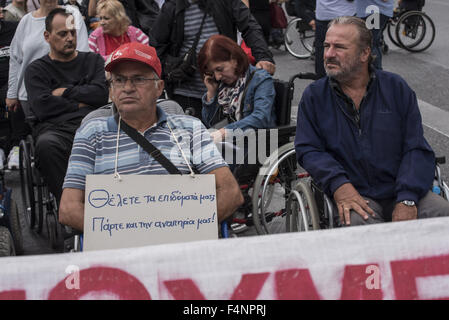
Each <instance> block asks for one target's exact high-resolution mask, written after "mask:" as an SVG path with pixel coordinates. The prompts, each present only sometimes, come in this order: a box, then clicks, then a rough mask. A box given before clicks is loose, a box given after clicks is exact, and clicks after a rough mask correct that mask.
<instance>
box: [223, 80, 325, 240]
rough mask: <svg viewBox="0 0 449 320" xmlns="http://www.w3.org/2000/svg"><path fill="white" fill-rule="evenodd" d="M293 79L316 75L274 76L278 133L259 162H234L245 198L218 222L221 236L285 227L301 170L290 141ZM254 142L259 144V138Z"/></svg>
mask: <svg viewBox="0 0 449 320" xmlns="http://www.w3.org/2000/svg"><path fill="white" fill-rule="evenodd" d="M296 79H307V80H315V79H316V75H315V74H313V73H300V74H297V75H294V76H293V77H291V78H290V79H289V81H288V82H286V81H281V80H276V79H275V80H274V87H275V92H276V96H275V101H274V108H275V113H276V119H277V127H276V128H274V129H275V130H277V133H278V141H277V148H276V150H275V151H274V152H272V153H270V155H269V156H268V157H267V158H266V159H265V160H264V161H263V163H260V162H257V163H256V164H247V163H245V164H242V165H237V166H236V167H235V169H234V170H233V174H234V176H235V178H236V180H237V182H238V184H239V186H240V189H241V191H242V194H243V197H244V199H245V201H244V204H243V205H242V206H241V207H240V208H239V209H238V210H237V211H236V212H235V213H234V214H233V216H231V218H229V219H228V220H227V221H226V223H224V224H222V230H221V232H222V234H224V236H223V237H226V236H231V237H236V236H238V235H239V234H241V233H242V232H244V231H247V230H248V228H249V227H253V226H254V228H255V230H256V232H257V234H259V235H263V234H272V233H281V232H286V231H287V230H286V228H285V218H286V213H287V211H286V208H287V206H286V204H287V200H288V197H289V195H290V193H291V191H292V190H293V189H294V187H295V184H296V182H297V181H298V179H299V178H300V177H302V175H303V174H304V173H305V171H304V169H303V168H301V167H300V166H299V165H298V163H297V160H296V155H295V149H294V145H293V142H292V140H293V139H294V136H295V132H296V124H292V123H291V102H292V99H293V92H294V81H295V80H296ZM258 138H260V137H258ZM256 144H257V145H259V141H257V142H256ZM268 145H270V143H269V141H267V142H266V143H265V146H268ZM225 160H226V159H225ZM226 225H227V226H226ZM226 228H227V229H226Z"/></svg>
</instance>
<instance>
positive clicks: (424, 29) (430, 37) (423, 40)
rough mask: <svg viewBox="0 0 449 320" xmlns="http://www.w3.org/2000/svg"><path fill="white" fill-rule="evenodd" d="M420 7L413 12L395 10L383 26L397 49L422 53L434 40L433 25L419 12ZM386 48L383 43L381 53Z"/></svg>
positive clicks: (400, 9) (427, 17)
mask: <svg viewBox="0 0 449 320" xmlns="http://www.w3.org/2000/svg"><path fill="white" fill-rule="evenodd" d="M421 9H422V6H418V7H416V8H415V10H407V8H396V9H395V11H394V12H393V17H391V18H390V19H389V21H388V23H387V24H386V26H385V29H387V34H388V37H389V38H390V40H391V42H392V43H393V44H394V45H396V46H397V47H399V48H403V49H406V50H407V51H410V52H422V51H424V50H426V49H428V48H429V47H430V46H431V45H432V43H433V41H434V40H435V24H434V23H433V20H432V19H431V18H430V17H429V16H428V15H427V14H425V13H424V12H422V11H421ZM387 51H388V46H387V45H386V44H385V42H384V43H383V52H384V53H386V52H387Z"/></svg>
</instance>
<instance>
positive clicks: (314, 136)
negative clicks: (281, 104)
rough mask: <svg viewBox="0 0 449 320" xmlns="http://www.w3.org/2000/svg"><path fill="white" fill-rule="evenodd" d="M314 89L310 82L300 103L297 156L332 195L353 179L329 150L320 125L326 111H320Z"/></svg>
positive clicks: (297, 127)
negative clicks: (315, 100)
mask: <svg viewBox="0 0 449 320" xmlns="http://www.w3.org/2000/svg"><path fill="white" fill-rule="evenodd" d="M311 91H312V90H311V89H310V86H309V87H308V88H306V90H305V91H304V93H303V96H302V98H301V101H300V103H299V107H298V116H297V119H298V120H297V125H296V135H295V150H296V158H297V160H298V163H299V164H300V165H301V166H302V167H303V168H304V169H306V170H307V172H309V173H310V175H311V176H312V177H313V179H314V180H315V182H317V184H318V185H319V186H320V188H321V189H322V190H323V191H324V192H325V193H326V194H328V195H330V196H332V195H333V194H334V192H335V191H336V190H337V188H338V187H340V186H341V185H343V184H344V183H349V182H350V181H349V178H348V177H347V174H346V171H345V170H344V168H343V167H342V166H341V165H340V163H339V162H338V161H337V160H335V159H334V157H333V156H332V155H331V154H329V153H328V152H327V151H326V143H325V140H324V137H322V136H321V130H320V128H319V125H318V124H319V123H320V118H321V117H322V116H323V115H322V114H320V115H319V114H317V112H318V110H317V109H319V108H318V107H317V106H316V105H315V104H314V102H313V101H314V99H313V97H312V95H313V93H312V92H311Z"/></svg>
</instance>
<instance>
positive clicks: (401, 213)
mask: <svg viewBox="0 0 449 320" xmlns="http://www.w3.org/2000/svg"><path fill="white" fill-rule="evenodd" d="M392 216H393V219H392V220H393V221H407V220H416V219H417V218H418V209H417V208H416V206H413V207H410V206H406V205H405V204H403V203H400V202H398V203H396V206H395V207H394V210H393V214H392Z"/></svg>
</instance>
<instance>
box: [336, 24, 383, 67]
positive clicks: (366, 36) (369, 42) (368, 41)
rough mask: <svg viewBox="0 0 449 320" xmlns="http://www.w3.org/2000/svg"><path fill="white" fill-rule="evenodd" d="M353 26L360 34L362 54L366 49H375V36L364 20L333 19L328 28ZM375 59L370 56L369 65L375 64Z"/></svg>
mask: <svg viewBox="0 0 449 320" xmlns="http://www.w3.org/2000/svg"><path fill="white" fill-rule="evenodd" d="M339 24H340V25H353V26H354V27H355V28H356V29H357V32H358V34H359V41H358V45H359V50H360V52H361V51H362V50H364V49H365V48H372V47H373V34H372V33H371V31H370V30H369V29H368V28H367V27H366V23H365V21H364V20H363V19H360V18H357V17H352V16H343V17H338V18H335V19H333V20H332V21H331V22H329V25H328V28H330V27H332V26H334V25H339ZM374 59H375V56H373V55H372V54H371V55H370V58H369V61H368V63H369V64H371V63H373V61H374Z"/></svg>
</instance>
